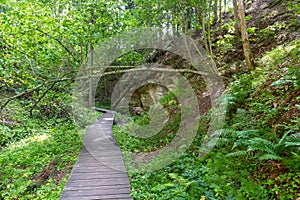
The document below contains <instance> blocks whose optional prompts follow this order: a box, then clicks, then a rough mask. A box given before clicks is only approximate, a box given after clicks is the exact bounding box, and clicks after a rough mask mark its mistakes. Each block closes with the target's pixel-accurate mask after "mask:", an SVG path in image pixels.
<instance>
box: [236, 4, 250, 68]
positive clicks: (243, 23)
mask: <svg viewBox="0 0 300 200" xmlns="http://www.w3.org/2000/svg"><path fill="white" fill-rule="evenodd" d="M238 2H239V4H238V11H239V17H240V26H241V34H242V41H243V49H244V56H245V61H246V65H247V67H248V69H250V70H253V60H252V56H251V49H250V42H249V38H248V32H247V26H246V19H245V10H244V2H243V0H238Z"/></svg>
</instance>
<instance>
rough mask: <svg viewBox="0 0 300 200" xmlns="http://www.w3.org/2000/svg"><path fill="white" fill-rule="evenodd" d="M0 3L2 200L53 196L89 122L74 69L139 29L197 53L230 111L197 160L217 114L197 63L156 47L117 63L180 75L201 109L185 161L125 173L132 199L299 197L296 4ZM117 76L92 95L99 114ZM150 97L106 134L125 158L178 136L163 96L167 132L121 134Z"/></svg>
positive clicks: (247, 0)
mask: <svg viewBox="0 0 300 200" xmlns="http://www.w3.org/2000/svg"><path fill="white" fill-rule="evenodd" d="M0 2H1V4H0V36H1V37H0V94H1V95H0V99H1V101H0V153H1V154H0V167H1V171H0V180H1V181H0V198H1V199H58V198H59V196H60V193H61V191H62V189H63V187H64V185H65V183H66V181H67V179H68V175H69V173H70V171H71V169H72V167H73V165H74V163H75V161H76V160H77V156H78V154H79V152H80V150H81V148H82V137H83V135H84V132H85V130H86V128H87V127H88V125H89V123H88V120H86V118H85V116H78V115H76V116H75V115H74V113H73V112H72V106H71V105H72V89H73V86H74V82H75V79H76V76H77V74H78V71H79V69H81V67H82V66H83V65H84V64H85V63H86V61H87V60H88V59H89V58H90V57H91V56H93V54H94V48H95V47H96V46H97V45H99V44H101V43H102V42H104V41H106V40H107V39H109V38H111V37H113V36H115V35H116V34H119V33H123V32H124V31H130V30H132V29H133V28H143V27H148V28H149V27H152V28H162V29H163V30H164V31H166V32H168V33H169V34H180V35H183V34H186V35H189V36H191V37H192V38H193V39H194V40H195V41H196V42H197V43H198V44H199V45H201V46H203V49H205V50H206V52H207V55H208V56H209V57H210V58H211V59H213V60H214V63H215V64H216V67H217V68H218V71H219V73H220V75H221V76H222V78H223V82H224V84H225V91H224V92H223V93H224V94H223V96H224V98H226V100H227V102H228V105H227V108H226V111H227V112H226V119H225V122H224V127H223V128H222V130H221V131H219V132H217V133H216V134H219V136H220V139H219V140H218V142H217V145H216V146H215V148H214V149H213V150H212V151H211V152H209V153H208V154H207V155H205V156H201V153H200V146H201V144H202V142H203V140H205V137H204V134H203V133H205V132H206V131H207V129H208V124H209V121H210V119H211V112H212V110H211V102H210V101H209V96H208V97H206V98H204V97H203V94H204V93H205V91H206V89H207V88H206V86H205V83H204V81H203V79H202V77H201V76H200V75H199V74H197V73H193V71H192V70H193V66H192V65H191V64H190V63H188V62H186V60H183V59H181V58H180V57H178V55H175V54H172V53H170V52H168V51H162V50H159V49H142V50H136V51H132V52H129V53H126V54H124V55H123V56H121V57H119V58H118V59H116V60H115V61H114V63H113V64H112V65H115V66H128V67H126V68H125V69H126V70H130V69H135V67H136V66H138V65H141V64H144V63H160V64H164V65H168V66H172V68H174V69H176V70H183V71H181V72H180V73H181V74H182V75H183V76H184V77H186V78H187V80H189V81H190V83H191V85H192V86H193V88H194V90H195V93H196V94H197V96H198V100H199V107H200V108H202V109H200V113H201V115H200V116H199V117H198V118H199V122H200V125H199V128H198V133H197V136H196V137H195V139H194V142H193V143H192V144H191V145H190V146H189V148H188V150H187V151H186V152H185V153H183V154H182V155H181V157H180V159H178V160H177V161H175V162H174V163H172V164H170V165H168V166H166V167H164V168H163V169H160V170H157V171H153V172H145V173H139V174H136V173H135V174H130V173H129V178H130V182H131V187H132V196H133V197H134V198H135V199H299V198H300V189H299V188H300V170H299V169H300V121H299V119H300V116H299V113H300V66H299V60H300V56H299V55H300V53H299V47H300V40H299V32H300V31H299V28H300V6H299V1H298V0H203V1H194V0H187V1H176V0H169V1H159V0H155V1H145V0H115V1H104V0H84V1H76V0H74V1H65V0H53V1H52V0H51V1H43V0H24V1H18V0H7V1H4V0H0ZM122 70H124V69H121V70H120V69H119V68H109V69H107V71H106V72H109V73H107V75H106V76H103V77H102V78H101V80H100V82H99V84H98V87H97V90H96V93H95V98H96V102H95V104H96V106H97V107H105V108H110V106H111V105H110V98H111V94H112V90H113V89H114V86H115V84H116V83H117V82H118V80H119V78H120V77H121V76H122V74H123V72H124V71H123V72H122ZM153 88H155V86H153V85H148V86H145V87H143V88H140V89H139V90H137V91H136V92H135V94H134V96H133V99H132V102H133V103H132V109H131V111H132V113H131V115H130V116H127V119H126V120H125V121H126V124H125V125H124V123H125V122H124V121H122V120H120V121H121V122H120V123H119V124H117V125H115V126H114V128H113V131H114V134H115V138H116V140H117V141H118V143H119V145H120V147H121V149H122V151H123V152H124V153H126V152H136V153H139V152H152V151H155V150H156V149H159V148H161V147H162V146H164V145H166V144H167V143H168V142H170V140H172V138H173V137H174V133H176V130H177V129H178V124H179V121H180V109H179V107H180V105H179V103H178V101H177V99H176V97H174V94H173V93H172V92H166V93H164V95H163V97H162V98H160V100H159V101H160V103H161V104H162V105H163V106H164V107H165V108H167V111H168V115H169V121H168V122H167V124H166V125H165V126H164V128H163V129H162V130H161V131H160V132H159V133H158V134H157V135H155V136H153V137H151V138H147V140H145V139H141V138H135V137H133V136H132V135H130V134H128V130H130V127H132V126H134V124H149V120H150V118H149V112H151V109H150V110H149V105H146V104H145V103H144V104H143V105H141V103H135V102H140V97H141V96H142V95H144V94H147V92H149V91H150V90H152V89H153ZM86 98H87V100H88V98H89V96H86ZM147 103H148V104H151V102H150V103H149V102H147ZM89 104H91V103H89ZM89 106H91V105H86V109H89ZM137 108H138V109H137ZM117 118H118V116H117ZM128 127H129V128H128Z"/></svg>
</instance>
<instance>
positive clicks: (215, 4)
mask: <svg viewBox="0 0 300 200" xmlns="http://www.w3.org/2000/svg"><path fill="white" fill-rule="evenodd" d="M217 21H218V0H214V24H215V23H216V22H217Z"/></svg>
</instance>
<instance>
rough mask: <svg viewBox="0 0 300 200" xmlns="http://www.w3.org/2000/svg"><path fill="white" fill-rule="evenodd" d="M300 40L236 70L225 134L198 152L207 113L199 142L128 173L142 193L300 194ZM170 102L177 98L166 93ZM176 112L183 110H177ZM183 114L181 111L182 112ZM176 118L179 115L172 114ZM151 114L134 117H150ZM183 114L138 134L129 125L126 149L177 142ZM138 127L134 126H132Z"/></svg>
mask: <svg viewBox="0 0 300 200" xmlns="http://www.w3.org/2000/svg"><path fill="white" fill-rule="evenodd" d="M299 47H300V40H299V39H298V40H296V41H294V42H291V43H289V44H286V45H285V46H279V47H277V48H275V49H273V50H272V51H270V52H267V53H266V54H265V55H264V56H263V57H262V58H260V59H259V60H258V63H259V66H257V68H256V70H255V71H253V72H252V73H249V74H242V75H236V76H234V77H233V79H234V80H232V81H231V84H229V85H228V87H227V89H226V98H227V100H228V106H227V117H226V123H225V125H224V129H223V130H221V131H219V132H217V133H215V134H219V136H220V139H219V140H218V142H217V145H216V147H215V148H214V149H213V151H211V152H210V153H209V154H207V155H206V156H205V157H201V156H199V149H200V146H201V143H202V138H203V132H205V130H206V128H207V123H208V119H209V115H208V116H206V117H205V116H204V117H200V118H199V119H205V120H204V121H202V122H201V125H200V126H199V131H198V135H197V136H196V138H195V139H194V142H193V144H192V145H191V146H190V147H189V150H188V151H186V152H185V153H184V154H182V155H181V157H180V158H179V159H178V160H176V161H175V162H174V163H172V164H170V165H168V166H166V167H164V168H162V169H160V170H157V171H152V172H145V173H129V178H130V181H131V186H132V196H133V197H134V198H135V199H238V200H239V199H297V198H300V190H299V188H300V172H299V168H300V164H299V163H300V120H299V119H300V116H299V113H300V112H299V109H300V98H299V95H300V94H299V89H300V85H299V80H300V77H299V74H300V67H299V60H300V59H299V55H300V54H299V49H300V48H299ZM164 99H165V100H167V101H166V102H164V103H166V104H168V103H167V102H171V101H172V99H168V98H167V97H165V98H164ZM175 113H176V112H175ZM177 117H178V116H177ZM173 118H175V119H176V115H173ZM147 120H149V119H148V118H147V114H145V115H143V116H141V117H137V118H136V119H135V121H133V122H132V123H141V122H143V123H146V124H147V123H149V122H147ZM178 123H179V121H178V120H175V121H174V120H173V121H172V123H168V124H167V125H166V126H165V127H164V129H163V130H162V131H161V132H160V133H159V134H158V135H156V136H155V137H153V138H151V139H149V140H147V139H138V138H136V137H134V136H132V135H131V134H130V133H129V132H128V130H129V129H126V128H125V127H126V125H125V126H115V127H114V134H115V137H116V139H117V141H118V143H119V144H120V146H121V149H122V151H123V152H124V151H125V152H126V151H132V152H144V151H146V152H151V151H154V150H156V149H159V148H161V147H162V146H163V145H165V144H167V143H168V142H170V141H171V139H172V137H168V136H170V135H172V134H174V133H176V127H178ZM130 126H132V125H130Z"/></svg>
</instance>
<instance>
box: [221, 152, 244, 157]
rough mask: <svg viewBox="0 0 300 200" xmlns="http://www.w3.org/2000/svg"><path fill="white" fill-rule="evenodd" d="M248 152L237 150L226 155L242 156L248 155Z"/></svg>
mask: <svg viewBox="0 0 300 200" xmlns="http://www.w3.org/2000/svg"><path fill="white" fill-rule="evenodd" d="M248 154H249V152H247V151H236V152H232V153H228V154H227V155H226V157H235V156H237V157H240V156H246V155H248Z"/></svg>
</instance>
